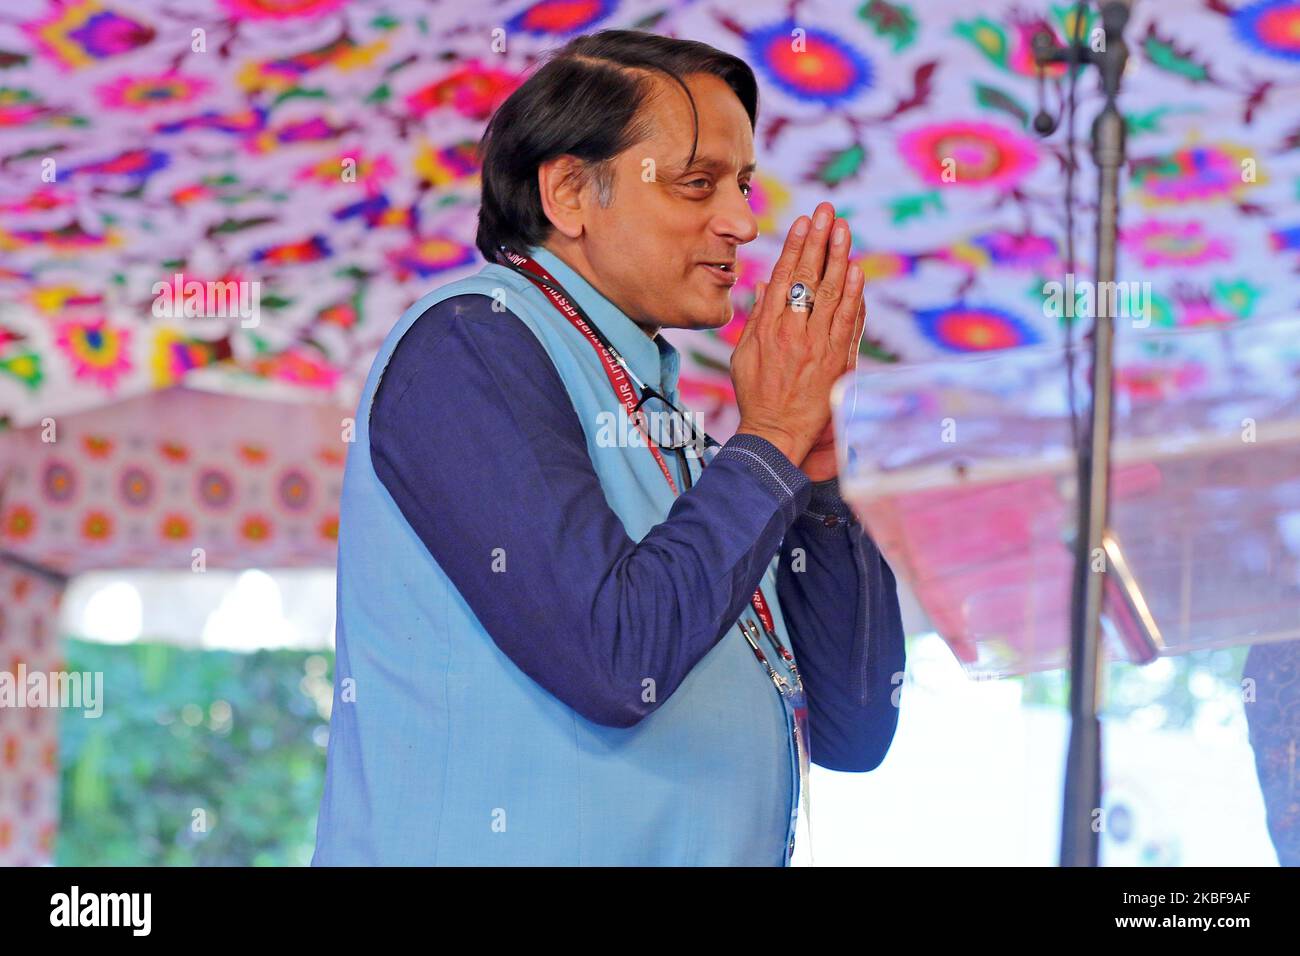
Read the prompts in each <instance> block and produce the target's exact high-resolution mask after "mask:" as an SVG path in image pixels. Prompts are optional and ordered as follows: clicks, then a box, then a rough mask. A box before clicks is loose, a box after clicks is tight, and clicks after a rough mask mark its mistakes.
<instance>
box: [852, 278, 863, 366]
mask: <svg viewBox="0 0 1300 956" xmlns="http://www.w3.org/2000/svg"><path fill="white" fill-rule="evenodd" d="M863 289H864V291H865V289H866V286H865V285H864V286H863ZM866 325H867V300H866V298H865V297H864V298H863V299H862V301H861V302H860V303H859V304H858V318H857V321H856V322H854V324H853V335H852V336H850V337H849V364H848V368H849V370H850V371H851V370H853V369H855V368H857V367H858V359H859V358H860V357H861V355H862V333H863V331H864V330H865V329H866Z"/></svg>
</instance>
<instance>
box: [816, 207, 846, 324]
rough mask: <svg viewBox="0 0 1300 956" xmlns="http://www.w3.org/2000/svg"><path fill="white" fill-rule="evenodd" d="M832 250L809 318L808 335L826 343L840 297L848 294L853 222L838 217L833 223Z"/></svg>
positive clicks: (831, 232)
mask: <svg viewBox="0 0 1300 956" xmlns="http://www.w3.org/2000/svg"><path fill="white" fill-rule="evenodd" d="M830 234H831V238H830V253H829V255H828V257H827V259H826V271H825V272H824V273H823V274H822V278H821V282H820V283H819V284H818V286H817V294H816V295H815V296H814V297H813V310H812V315H810V316H809V317H808V334H809V335H810V336H812V337H813V341H815V342H823V343H824V342H826V341H827V338H828V337H829V335H830V330H831V320H832V318H833V317H834V315H835V310H836V309H837V308H839V304H840V297H841V296H842V295H843V294H844V275H845V273H846V272H847V271H848V267H849V247H850V245H851V241H850V236H849V224H848V223H847V222H845V221H844V220H843V219H836V220H835V222H834V223H833V224H832V226H831V231H830Z"/></svg>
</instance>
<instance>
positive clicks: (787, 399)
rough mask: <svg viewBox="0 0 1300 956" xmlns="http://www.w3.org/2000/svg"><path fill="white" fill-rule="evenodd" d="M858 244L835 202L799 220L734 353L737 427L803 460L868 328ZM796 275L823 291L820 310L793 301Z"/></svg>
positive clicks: (817, 293) (817, 301)
mask: <svg viewBox="0 0 1300 956" xmlns="http://www.w3.org/2000/svg"><path fill="white" fill-rule="evenodd" d="M819 220H820V221H821V223H822V224H821V225H818V222H819ZM810 226H811V228H809V227H810ZM850 246H851V237H850V235H849V227H848V223H846V222H844V221H843V220H838V219H835V208H834V207H833V206H832V205H831V204H830V203H828V202H824V203H821V204H819V205H818V207H817V209H816V210H815V212H814V215H813V220H812V222H811V223H810V222H809V219H808V217H807V216H800V217H799V218H798V219H796V220H795V221H794V224H793V225H792V226H791V227H790V232H789V233H788V234H787V235H786V239H785V247H784V248H783V249H782V250H781V255H780V257H779V258H778V259H777V261H776V265H775V266H774V267H773V269H772V278H771V280H770V281H769V282H768V283H767V285H766V287H765V288H764V290H763V292H762V294H761V295H760V297H759V298H758V301H757V302H756V303H755V307H754V311H753V313H752V314H751V315H750V317H749V321H748V322H747V323H746V324H745V329H744V331H743V332H741V335H740V341H739V342H737V343H736V348H735V351H733V352H732V354H731V381H732V384H733V385H734V386H735V391H736V404H737V405H738V406H739V407H740V427H739V428H737V429H736V433H737V434H741V433H744V434H750V435H757V436H759V437H760V438H764V439H766V440H767V441H769V442H771V443H772V444H773V445H775V446H776V447H777V448H778V449H780V450H781V452H782V453H783V454H784V455H785V456H786V457H787V458H789V459H790V461H792V462H794V463H795V464H796V465H797V464H799V463H800V462H801V461H803V460H804V458H805V457H806V456H807V454H808V451H809V449H811V448H812V446H813V444H814V443H815V442H816V440H817V436H818V435H820V434H821V433H822V432H823V431H824V429H825V428H826V423H827V422H828V421H830V416H831V405H830V393H831V386H832V385H833V384H834V383H835V380H836V379H838V378H839V377H840V376H841V375H842V374H844V370H845V366H846V362H847V360H848V357H849V356H850V354H851V353H852V352H854V351H856V350H857V347H858V343H857V342H856V341H854V335H855V333H856V334H857V335H858V336H859V337H860V336H861V334H862V332H861V327H860V326H859V324H858V320H859V318H860V315H861V306H862V292H863V279H862V270H861V269H859V268H858V267H857V266H856V265H854V266H851V267H850V266H849V265H848V259H849V248H850ZM828 250H829V251H828ZM796 282H802V283H804V285H806V286H808V287H809V288H811V289H814V290H816V291H815V296H814V299H813V307H812V311H810V312H796V311H794V310H792V309H791V308H789V306H788V305H787V304H786V297H787V293H788V292H789V290H790V287H791V286H792V285H794V283H796Z"/></svg>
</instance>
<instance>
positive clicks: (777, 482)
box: [713, 433, 812, 523]
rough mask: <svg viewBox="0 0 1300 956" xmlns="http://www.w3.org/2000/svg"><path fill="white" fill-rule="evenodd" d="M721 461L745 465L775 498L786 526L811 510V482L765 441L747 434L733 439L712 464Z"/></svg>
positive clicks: (792, 463)
mask: <svg viewBox="0 0 1300 956" xmlns="http://www.w3.org/2000/svg"><path fill="white" fill-rule="evenodd" d="M719 458H733V459H735V460H736V461H738V462H741V463H743V464H744V465H745V467H747V468H748V469H749V470H750V472H751V473H752V474H753V475H754V477H755V478H757V479H758V480H759V481H760V482H761V483H762V485H763V487H765V488H767V490H768V491H770V492H772V494H773V495H775V496H776V500H777V502H778V503H779V504H780V505H781V512H782V513H783V514H784V515H785V518H786V522H787V523H791V522H793V521H794V519H795V518H796V517H798V515H799V513H800V512H801V511H803V510H804V509H805V508H806V507H808V499H809V496H810V494H811V489H812V479H811V478H809V477H808V476H807V475H805V474H804V473H803V471H802V470H800V469H799V467H798V466H797V465H795V464H794V462H792V461H790V459H789V458H787V457H785V454H784V453H783V452H782V451H781V449H779V448H777V447H776V446H775V445H773V444H772V443H771V442H770V441H768V440H767V439H766V438H759V437H758V436H757V435H750V434H747V433H746V434H739V435H732V436H731V438H730V439H728V441H727V443H726V444H725V445H723V446H722V448H720V449H719V450H718V453H717V455H715V456H714V459H713V460H714V461H717V460H718V459H719Z"/></svg>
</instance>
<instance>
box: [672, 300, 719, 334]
mask: <svg viewBox="0 0 1300 956" xmlns="http://www.w3.org/2000/svg"><path fill="white" fill-rule="evenodd" d="M735 314H736V310H735V309H734V308H733V307H732V304H731V298H730V297H729V296H728V298H727V302H726V305H725V307H719V306H716V305H715V306H714V307H713V308H708V307H707V306H705V307H701V308H699V309H695V310H693V311H691V312H689V313H686V314H683V315H680V316H677V317H676V321H672V322H665V323H664V328H675V329H697V330H700V331H707V330H708V329H720V328H722V327H723V326H724V325H726V324H727V323H728V322H730V321H731V320H732V318H733V317H734V316H735Z"/></svg>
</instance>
